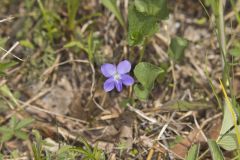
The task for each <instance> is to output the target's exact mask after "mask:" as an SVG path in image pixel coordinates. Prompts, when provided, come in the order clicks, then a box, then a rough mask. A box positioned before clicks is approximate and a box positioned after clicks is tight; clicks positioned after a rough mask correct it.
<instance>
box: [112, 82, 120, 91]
mask: <svg viewBox="0 0 240 160" xmlns="http://www.w3.org/2000/svg"><path fill="white" fill-rule="evenodd" d="M114 83H115V87H116V88H117V91H118V92H121V91H122V82H121V81H115V82H114Z"/></svg>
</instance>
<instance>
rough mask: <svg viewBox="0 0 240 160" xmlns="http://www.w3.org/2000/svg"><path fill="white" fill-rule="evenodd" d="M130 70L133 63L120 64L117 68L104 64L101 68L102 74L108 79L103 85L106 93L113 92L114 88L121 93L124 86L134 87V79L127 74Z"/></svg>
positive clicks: (123, 62)
mask: <svg viewBox="0 0 240 160" xmlns="http://www.w3.org/2000/svg"><path fill="white" fill-rule="evenodd" d="M130 70H131V63H130V62H129V61H127V60H124V61H121V62H119V64H118V65H117V66H116V65H113V64H109V63H105V64H103V65H102V66H101V71H102V74H103V75H104V76H105V77H107V78H108V79H107V80H106V81H105V82H104V85H103V88H104V90H105V92H109V91H111V90H113V89H114V87H116V88H117V90H118V92H121V91H122V86H123V84H124V85H125V86H130V85H132V84H133V83H134V79H133V78H132V77H131V76H130V75H128V74H127V73H128V72H130Z"/></svg>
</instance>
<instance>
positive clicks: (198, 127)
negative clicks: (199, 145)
mask: <svg viewBox="0 0 240 160" xmlns="http://www.w3.org/2000/svg"><path fill="white" fill-rule="evenodd" d="M193 119H194V123H195V125H196V127H197V129H198V130H199V131H200V133H201V134H202V136H203V138H204V140H205V141H206V142H207V141H208V138H207V136H206V135H205V134H204V133H203V131H202V128H201V127H200V126H199V124H198V121H197V118H196V115H195V114H194V113H193Z"/></svg>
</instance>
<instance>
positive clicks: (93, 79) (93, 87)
mask: <svg viewBox="0 0 240 160" xmlns="http://www.w3.org/2000/svg"><path fill="white" fill-rule="evenodd" d="M89 64H90V66H91V69H92V85H91V92H90V94H91V95H90V96H91V98H92V100H93V102H94V104H95V105H96V106H97V107H98V108H99V109H100V110H102V111H103V112H107V111H106V110H105V109H104V108H103V107H102V106H101V105H100V104H99V103H97V101H96V100H95V98H94V90H95V83H96V79H95V69H94V66H93V64H92V63H89Z"/></svg>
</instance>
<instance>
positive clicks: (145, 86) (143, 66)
mask: <svg viewBox="0 0 240 160" xmlns="http://www.w3.org/2000/svg"><path fill="white" fill-rule="evenodd" d="M163 72H164V70H163V69H162V68H160V67H158V66H156V65H153V64H151V63H147V62H141V63H139V64H137V66H136V67H135V68H134V75H135V77H136V78H137V80H138V81H139V82H140V83H141V85H142V86H140V85H139V84H137V85H135V86H134V92H135V93H136V95H137V96H138V97H139V98H140V99H147V97H148V95H149V93H150V91H151V90H152V88H153V86H154V81H155V80H156V78H157V77H158V76H159V74H160V73H163Z"/></svg>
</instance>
